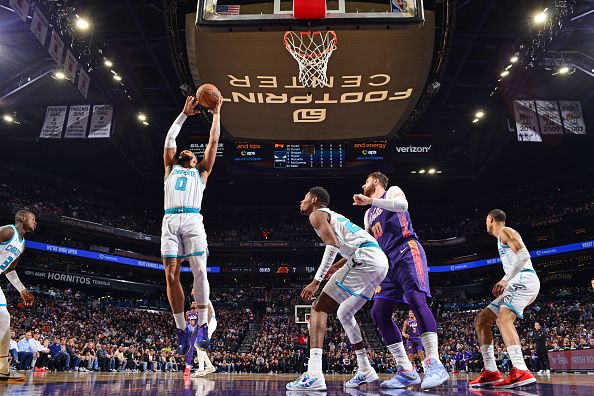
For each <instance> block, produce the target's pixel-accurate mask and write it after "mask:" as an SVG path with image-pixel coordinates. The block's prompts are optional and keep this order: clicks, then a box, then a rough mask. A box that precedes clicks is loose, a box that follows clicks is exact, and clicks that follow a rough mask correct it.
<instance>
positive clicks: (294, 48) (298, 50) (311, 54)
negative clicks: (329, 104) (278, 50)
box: [284, 30, 337, 88]
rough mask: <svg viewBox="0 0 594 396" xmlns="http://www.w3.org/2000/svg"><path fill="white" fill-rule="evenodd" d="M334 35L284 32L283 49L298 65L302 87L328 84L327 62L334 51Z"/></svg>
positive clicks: (329, 32) (329, 31) (331, 32)
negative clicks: (285, 49)
mask: <svg viewBox="0 0 594 396" xmlns="http://www.w3.org/2000/svg"><path fill="white" fill-rule="evenodd" d="M336 42H337V39H336V33H335V32H334V31H332V30H328V31H325V32H286V33H285V37H284V43H285V47H286V48H287V50H288V51H289V53H290V54H291V55H292V56H293V58H295V60H296V61H297V63H298V64H299V82H301V84H302V85H303V86H304V87H314V88H315V87H320V86H324V85H327V84H328V76H327V74H326V73H327V71H328V60H330V56H332V53H333V52H334V50H335V49H336Z"/></svg>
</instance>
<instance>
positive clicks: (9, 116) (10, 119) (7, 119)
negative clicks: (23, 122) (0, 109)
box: [2, 114, 14, 122]
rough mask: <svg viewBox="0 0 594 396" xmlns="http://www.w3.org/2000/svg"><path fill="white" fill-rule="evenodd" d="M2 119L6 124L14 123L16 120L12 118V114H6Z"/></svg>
mask: <svg viewBox="0 0 594 396" xmlns="http://www.w3.org/2000/svg"><path fill="white" fill-rule="evenodd" d="M2 118H3V119H4V121H6V122H13V121H14V118H12V116H11V115H10V114H4V117H2Z"/></svg>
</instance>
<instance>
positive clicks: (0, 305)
mask: <svg viewBox="0 0 594 396" xmlns="http://www.w3.org/2000/svg"><path fill="white" fill-rule="evenodd" d="M7 306H8V305H6V304H0V307H7Z"/></svg>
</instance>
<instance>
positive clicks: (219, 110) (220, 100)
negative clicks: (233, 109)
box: [208, 96, 223, 115]
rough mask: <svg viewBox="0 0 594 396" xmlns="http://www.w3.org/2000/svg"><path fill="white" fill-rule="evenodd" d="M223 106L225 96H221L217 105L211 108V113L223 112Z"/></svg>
mask: <svg viewBox="0 0 594 396" xmlns="http://www.w3.org/2000/svg"><path fill="white" fill-rule="evenodd" d="M221 106H223V97H222V96H221V97H220V98H219V103H217V105H216V107H214V108H212V109H209V110H208V111H210V113H211V114H213V115H214V114H219V113H220V112H221Z"/></svg>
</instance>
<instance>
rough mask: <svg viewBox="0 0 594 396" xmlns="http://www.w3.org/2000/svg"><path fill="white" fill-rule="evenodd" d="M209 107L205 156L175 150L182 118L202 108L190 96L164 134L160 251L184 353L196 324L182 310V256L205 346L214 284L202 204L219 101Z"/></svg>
mask: <svg viewBox="0 0 594 396" xmlns="http://www.w3.org/2000/svg"><path fill="white" fill-rule="evenodd" d="M222 103H223V101H222V98H221V97H220V96H219V101H218V103H217V104H216V106H215V107H213V108H212V109H209V111H210V112H211V113H212V114H213V119H212V127H211V129H210V138H209V140H208V145H207V146H206V150H205V152H204V158H203V159H202V161H200V162H198V159H197V158H196V156H195V155H194V153H192V152H191V151H190V150H184V151H182V152H181V153H180V154H179V156H178V155H177V144H176V142H175V140H176V138H177V135H178V134H179V132H180V130H181V127H182V125H183V123H184V121H185V120H186V119H187V117H189V116H193V115H196V114H198V113H199V112H200V110H198V109H197V108H196V107H197V106H198V101H197V100H196V99H195V98H194V97H191V96H190V97H188V98H187V99H186V103H185V105H184V109H183V111H182V113H181V114H180V115H179V116H178V117H177V118H176V119H175V121H174V122H173V125H171V128H170V129H169V132H168V133H167V137H166V138H165V148H164V149H163V160H164V164H165V215H164V216H163V225H162V228H161V255H162V257H163V265H164V266H165V280H166V283H167V297H168V299H169V304H170V305H171V310H172V312H173V317H174V319H175V326H176V327H177V329H178V350H177V352H178V354H180V355H181V356H185V355H186V354H187V353H188V351H189V350H190V344H191V340H190V338H191V334H192V330H191V329H190V328H189V327H188V326H187V325H186V318H185V315H184V291H183V289H182V286H181V283H180V270H181V262H182V260H183V259H187V260H188V261H189V262H190V267H191V269H192V275H193V276H194V283H193V291H194V292H193V297H194V301H196V304H197V311H198V317H197V328H196V330H195V331H196V332H197V334H195V335H194V337H195V338H196V339H197V342H198V344H199V345H200V346H201V348H206V344H207V342H208V324H207V322H208V300H209V295H210V286H209V284H208V279H207V277H206V257H207V254H208V249H207V244H206V231H205V229H204V223H203V221H202V215H201V214H200V209H201V205H202V197H203V195H204V190H205V188H206V183H207V180H208V177H209V176H210V174H211V172H212V168H213V165H214V163H215V159H216V156H217V146H218V143H219V136H220V131H221V119H220V112H221V105H222Z"/></svg>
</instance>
